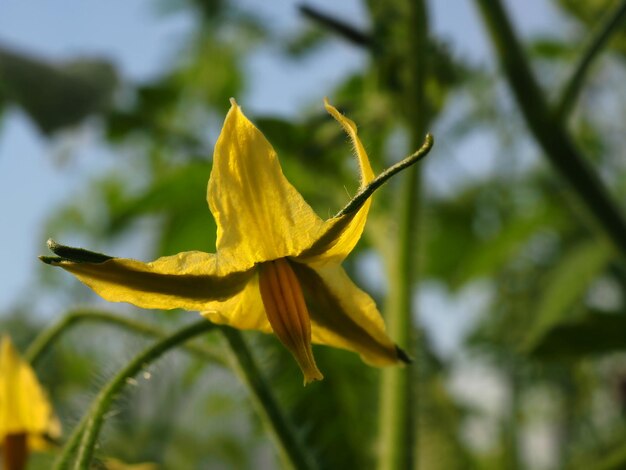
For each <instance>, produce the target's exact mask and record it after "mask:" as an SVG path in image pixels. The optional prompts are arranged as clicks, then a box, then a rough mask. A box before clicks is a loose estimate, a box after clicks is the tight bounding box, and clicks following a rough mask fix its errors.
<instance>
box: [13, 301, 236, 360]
mask: <svg viewBox="0 0 626 470" xmlns="http://www.w3.org/2000/svg"><path fill="white" fill-rule="evenodd" d="M83 321H89V322H101V323H108V324H111V325H116V326H120V327H123V328H125V329H127V330H130V331H134V332H136V333H139V334H141V335H144V336H151V337H156V338H164V337H165V336H166V335H167V333H166V332H164V331H162V330H161V329H159V328H156V327H154V326H151V325H148V324H146V323H143V322H138V321H134V320H131V319H128V318H124V317H119V316H116V315H111V314H110V313H107V312H102V311H98V310H92V309H85V310H76V311H73V312H70V313H68V314H67V315H65V316H64V317H63V318H62V319H61V320H59V321H58V322H57V323H56V324H54V325H53V326H51V327H50V328H48V329H46V330H45V331H43V332H42V333H41V334H40V335H39V336H38V337H37V338H35V339H34V340H33V342H32V343H31V344H30V346H29V347H28V350H27V351H26V352H25V354H24V358H25V359H26V360H27V361H28V362H30V363H31V364H32V365H33V366H36V365H37V362H38V361H39V360H40V359H41V357H43V356H44V354H45V353H46V352H47V350H48V349H49V348H50V347H51V346H52V344H53V343H54V342H55V341H56V340H57V339H58V338H59V337H60V336H61V335H62V334H63V333H65V331H66V330H68V329H69V328H72V327H74V326H75V325H76V324H78V323H80V322H83ZM185 350H186V351H187V352H189V353H191V354H194V355H196V356H198V357H200V358H201V359H204V360H209V361H212V362H216V363H217V364H220V365H222V366H224V365H226V364H225V362H224V359H223V358H222V357H220V356H218V355H217V354H215V353H214V352H212V351H210V350H209V349H207V348H205V347H202V346H197V345H186V346H185Z"/></svg>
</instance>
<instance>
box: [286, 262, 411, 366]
mask: <svg viewBox="0 0 626 470" xmlns="http://www.w3.org/2000/svg"><path fill="white" fill-rule="evenodd" d="M292 266H293V269H294V271H295V273H296V275H297V276H298V279H299V280H300V283H301V284H302V287H303V289H304V293H305V295H306V299H307V305H308V306H309V312H310V315H311V329H312V335H313V342H314V343H318V344H326V345H328V346H333V347H337V348H343V349H348V350H350V351H354V352H357V353H359V354H360V355H361V358H362V359H363V360H364V361H365V362H367V363H368V364H371V365H375V366H385V365H390V364H396V363H398V362H399V361H406V360H408V358H406V355H405V354H404V353H403V352H402V351H401V350H399V349H398V347H397V346H396V345H395V344H394V343H393V341H391V339H389V337H388V336H387V334H386V333H385V325H384V322H383V319H382V317H381V315H380V313H379V311H378V309H377V308H376V304H375V303H374V301H373V300H372V298H371V297H370V296H369V295H367V294H366V293H365V292H363V291H362V290H361V289H359V288H358V287H357V286H356V285H355V284H354V283H353V282H352V281H351V280H350V278H349V277H348V275H347V274H346V272H345V271H344V270H343V268H342V267H341V266H338V265H326V266H324V267H321V268H313V267H309V266H306V265H304V264H300V263H293V264H292Z"/></svg>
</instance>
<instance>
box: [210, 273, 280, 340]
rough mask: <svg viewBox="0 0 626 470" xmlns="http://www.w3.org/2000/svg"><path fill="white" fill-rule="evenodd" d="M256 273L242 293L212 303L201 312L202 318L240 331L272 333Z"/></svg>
mask: <svg viewBox="0 0 626 470" xmlns="http://www.w3.org/2000/svg"><path fill="white" fill-rule="evenodd" d="M256 271H257V270H255V272H254V274H253V275H252V277H251V278H250V280H249V281H248V283H247V284H246V286H245V287H244V288H243V289H242V290H241V292H239V293H238V294H236V295H234V296H233V297H231V298H229V299H226V300H224V301H221V302H210V303H209V304H207V305H206V307H205V310H204V311H202V312H201V314H202V316H203V317H205V318H206V319H208V320H210V321H212V322H213V323H218V324H220V325H228V326H232V327H233V328H237V329H240V330H258V331H262V332H264V333H271V332H272V327H271V326H270V324H269V322H268V321H267V316H266V315H265V309H264V307H263V300H262V299H261V293H260V291H259V276H258V273H257V272H256Z"/></svg>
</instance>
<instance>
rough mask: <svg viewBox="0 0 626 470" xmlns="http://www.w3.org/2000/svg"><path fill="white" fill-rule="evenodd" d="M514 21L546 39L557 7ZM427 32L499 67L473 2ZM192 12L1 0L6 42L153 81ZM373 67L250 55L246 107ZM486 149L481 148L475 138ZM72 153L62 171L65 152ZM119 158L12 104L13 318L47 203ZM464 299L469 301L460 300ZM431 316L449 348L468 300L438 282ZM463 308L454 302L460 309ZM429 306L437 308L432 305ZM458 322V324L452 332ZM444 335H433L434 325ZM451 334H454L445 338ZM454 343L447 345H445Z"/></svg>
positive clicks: (1, 150) (278, 107)
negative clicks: (56, 134) (48, 128)
mask: <svg viewBox="0 0 626 470" xmlns="http://www.w3.org/2000/svg"><path fill="white" fill-rule="evenodd" d="M309 3H310V4H311V5H315V6H316V7H318V8H320V9H323V10H325V11H328V12H331V13H334V14H336V15H337V16H339V17H343V18H347V19H349V20H350V21H352V22H353V23H355V24H358V25H362V26H363V27H366V26H367V24H368V20H367V18H366V16H365V13H364V10H363V8H362V6H361V3H360V2H359V1H356V0H342V1H341V2H337V1H334V0H323V1H322V0H315V1H311V2H309ZM508 3H509V4H510V8H511V11H512V16H513V18H514V19H515V21H516V25H517V27H518V29H519V30H520V31H521V32H522V34H524V35H528V34H532V33H535V32H538V31H539V32H544V33H546V32H550V31H551V30H552V29H553V28H554V22H555V14H554V11H553V10H552V9H551V6H550V3H549V2H547V1H541V0H529V1H525V2H515V1H509V2H508ZM239 4H240V5H241V7H242V8H245V9H248V10H250V11H253V10H254V11H255V13H257V14H258V15H260V16H262V17H263V18H266V19H267V21H268V22H269V24H271V25H272V27H274V28H276V30H278V31H281V32H283V33H287V32H289V31H293V30H294V29H296V28H298V27H300V26H301V25H302V24H303V23H304V20H303V19H302V18H301V17H300V16H299V15H298V12H297V4H298V2H296V1H293V0H285V1H279V0H272V1H266V2H258V1H255V0H240V2H239ZM430 5H431V9H432V11H431V22H432V28H433V30H434V31H435V33H436V34H438V35H439V36H441V37H444V38H446V39H448V41H449V42H450V44H451V45H452V48H453V50H454V51H456V53H457V54H459V55H460V56H462V57H465V58H468V59H470V60H471V61H472V62H474V63H484V64H486V65H487V66H489V65H492V64H493V62H492V58H491V51H490V49H489V45H488V43H487V41H486V38H485V35H484V33H483V29H482V24H481V23H480V21H479V18H478V17H477V14H476V11H475V8H474V4H473V2H472V1H470V0H446V1H437V2H434V1H432V2H430ZM193 21H194V20H193V18H192V17H191V16H190V15H189V14H188V13H184V12H181V13H176V14H160V13H159V2H155V1H148V0H136V1H133V2H125V1H122V0H111V1H108V2H85V1H84V0H65V1H64V2H63V3H62V4H60V3H58V2H34V1H30V0H5V1H4V2H2V6H1V7H0V44H1V45H5V46H9V47H14V48H18V49H21V50H23V51H25V52H28V53H31V54H35V55H38V56H40V57H43V58H46V59H49V60H64V59H70V58H74V57H76V56H80V55H87V56H92V55H99V56H104V57H107V58H109V59H110V60H112V61H113V62H114V63H115V64H116V65H117V66H118V67H119V69H120V71H121V74H122V76H123V77H124V78H125V79H128V80H132V81H144V80H149V79H150V78H153V77H155V76H158V74H159V73H160V71H162V70H165V69H166V68H167V64H168V62H169V61H170V60H172V59H173V58H174V57H175V54H176V51H177V48H178V47H180V46H181V45H182V44H183V41H184V37H185V35H186V34H187V32H188V31H189V30H190V28H192V26H193ZM366 60H367V58H366V56H365V55H364V54H363V53H362V52H361V51H359V50H357V49H356V48H353V47H351V46H349V45H347V44H344V43H342V42H341V41H334V42H332V43H331V44H330V45H329V46H328V47H326V48H324V49H323V50H321V51H320V52H319V53H316V54H314V55H313V57H311V58H310V59H307V60H306V61H305V62H304V63H299V64H297V65H293V64H289V63H287V62H286V61H284V60H282V59H280V57H279V56H278V55H277V54H276V53H275V51H274V50H273V49H271V48H264V49H259V50H257V51H255V52H254V53H253V54H252V56H251V57H250V59H249V60H248V62H247V64H246V69H247V71H248V72H249V73H250V75H251V76H254V77H255V79H254V81H251V82H250V87H249V89H248V92H247V94H246V96H244V97H243V98H239V102H240V104H242V105H243V106H245V107H246V109H247V110H249V111H250V114H251V115H253V114H254V113H256V112H263V113H278V114H283V115H295V114H297V111H298V109H300V108H301V106H303V105H309V104H310V103H312V102H316V101H320V102H321V98H322V97H323V96H324V95H325V94H328V91H329V90H331V89H332V87H333V86H334V84H336V83H338V82H339V81H340V80H341V78H342V77H344V76H345V75H346V74H348V73H349V72H351V71H354V70H357V69H358V68H359V67H361V66H362V65H363V64H364V63H365V61H366ZM476 145H478V146H479V147H481V148H483V147H484V146H485V142H480V141H479V142H477V143H476ZM68 148H69V149H71V152H73V154H74V156H73V157H72V158H71V164H64V163H63V162H64V160H63V158H61V156H62V155H63V154H64V152H66V151H67V149H68ZM112 160H113V155H111V154H110V150H108V149H107V148H106V147H105V146H103V145H102V144H101V143H100V140H99V136H98V132H97V127H94V126H92V125H85V126H81V127H80V128H79V129H77V130H74V131H72V132H70V133H68V134H67V135H64V136H62V137H60V138H57V139H54V140H52V141H51V140H47V139H45V138H43V137H42V136H41V135H40V134H39V133H38V131H37V130H36V129H35V127H34V126H33V125H32V124H31V123H30V122H29V120H28V118H27V117H26V116H24V115H23V114H22V113H21V112H20V111H19V110H13V109H9V110H8V112H6V114H5V115H4V116H3V118H2V125H1V126H0V187H1V188H2V197H1V198H0V216H2V220H3V222H2V232H1V233H2V235H1V243H0V246H1V248H0V251H1V255H2V259H3V264H2V268H0V285H2V289H0V305H2V307H1V308H0V312H1V311H6V310H8V308H9V307H10V306H11V305H12V304H14V303H15V302H16V301H17V300H18V299H19V298H20V297H21V296H24V295H29V293H28V292H27V286H28V284H29V281H30V280H32V279H33V277H34V276H35V275H36V269H37V268H38V263H39V262H38V261H37V259H36V257H37V255H39V254H43V253H45V252H46V248H45V240H46V238H47V236H46V234H45V233H43V229H42V222H43V221H44V220H45V218H46V214H47V213H49V212H50V211H51V209H52V208H54V207H55V206H58V205H59V204H61V203H62V202H63V201H67V200H68V199H69V198H71V197H72V195H73V194H76V192H77V190H78V188H80V187H81V185H82V183H81V181H84V179H85V178H89V177H90V176H92V175H95V174H97V173H98V172H101V171H102V170H103V169H105V168H107V167H108V166H109V165H112ZM463 295H466V294H463ZM420 301H423V302H424V303H425V308H424V309H423V310H424V312H427V311H430V310H433V311H437V312H439V313H437V315H442V313H441V311H442V309H443V310H444V311H445V310H448V311H449V312H450V313H449V315H447V316H445V315H444V317H443V323H441V322H442V320H434V318H435V317H433V320H429V318H430V315H428V314H427V313H426V314H425V316H424V321H426V322H431V321H432V322H434V323H433V325H435V323H437V322H439V323H440V324H441V328H439V329H445V330H446V331H452V333H448V334H447V336H446V335H444V336H443V337H442V338H443V339H442V340H440V341H444V342H445V341H453V340H454V338H452V337H451V336H450V335H452V336H454V332H453V330H454V329H455V328H457V330H458V331H459V333H458V334H460V333H461V326H458V325H460V324H461V323H463V322H462V321H459V319H460V316H461V315H462V308H461V305H463V304H464V303H465V298H464V297H462V298H460V299H458V301H457V300H455V299H451V298H447V297H446V294H445V292H440V289H439V288H437V287H436V286H434V287H432V288H431V289H428V290H427V291H426V293H425V295H423V296H420ZM457 304H459V305H457ZM429 306H431V307H432V308H429ZM455 325H457V326H456V327H455ZM435 329H437V328H435ZM446 338H448V339H446ZM450 338H452V339H450Z"/></svg>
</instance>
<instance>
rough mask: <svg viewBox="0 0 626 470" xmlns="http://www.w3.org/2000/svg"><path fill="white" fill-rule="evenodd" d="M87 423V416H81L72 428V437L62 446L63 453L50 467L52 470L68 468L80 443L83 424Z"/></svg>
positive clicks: (83, 429) (65, 469)
mask: <svg viewBox="0 0 626 470" xmlns="http://www.w3.org/2000/svg"><path fill="white" fill-rule="evenodd" d="M86 423H87V415H85V416H83V417H82V419H81V420H80V422H79V423H78V424H77V425H76V426H74V430H73V431H72V435H71V436H70V438H69V439H68V440H67V442H66V443H65V445H64V446H63V452H61V455H59V456H58V457H57V459H56V460H55V462H54V465H53V466H52V469H53V470H67V469H68V468H70V461H71V460H72V456H73V455H74V452H75V451H76V448H77V447H78V444H79V443H80V438H81V437H82V435H83V432H84V431H85V424H86Z"/></svg>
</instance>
